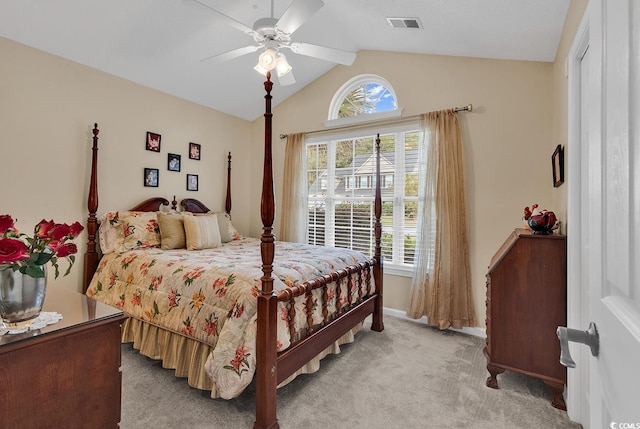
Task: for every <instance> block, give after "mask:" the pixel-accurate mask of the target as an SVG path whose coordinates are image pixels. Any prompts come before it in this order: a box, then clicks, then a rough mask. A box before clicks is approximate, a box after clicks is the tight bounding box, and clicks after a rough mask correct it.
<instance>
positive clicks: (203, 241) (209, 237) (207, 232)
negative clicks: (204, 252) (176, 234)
mask: <svg viewBox="0 0 640 429" xmlns="http://www.w3.org/2000/svg"><path fill="white" fill-rule="evenodd" d="M182 220H183V221H184V233H185V236H186V241H187V249H188V250H200V249H212V248H214V247H219V246H220V244H222V241H221V240H220V228H219V227H218V217H217V216H216V215H203V216H183V217H182Z"/></svg>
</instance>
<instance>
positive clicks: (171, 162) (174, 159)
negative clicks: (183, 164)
mask: <svg viewBox="0 0 640 429" xmlns="http://www.w3.org/2000/svg"><path fill="white" fill-rule="evenodd" d="M181 158H182V157H181V156H180V155H178V154H177V153H170V154H168V155H167V170H169V171H180V159H181Z"/></svg>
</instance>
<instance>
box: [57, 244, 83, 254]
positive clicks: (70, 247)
mask: <svg viewBox="0 0 640 429" xmlns="http://www.w3.org/2000/svg"><path fill="white" fill-rule="evenodd" d="M76 253H78V247H77V246H76V245H75V243H67V244H63V245H62V246H60V247H58V248H57V249H56V256H57V257H58V258H64V257H65V256H69V255H75V254H76Z"/></svg>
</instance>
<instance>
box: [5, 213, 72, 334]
mask: <svg viewBox="0 0 640 429" xmlns="http://www.w3.org/2000/svg"><path fill="white" fill-rule="evenodd" d="M83 229H84V228H83V227H82V225H80V223H79V222H75V223H73V224H71V225H67V224H66V223H63V224H58V223H55V222H54V221H53V220H49V221H47V220H44V219H43V220H41V221H40V222H39V223H38V224H37V225H36V226H35V228H34V232H33V236H32V237H30V236H28V235H27V234H24V233H22V232H20V231H18V229H17V228H16V226H15V221H14V219H13V218H12V217H11V216H9V215H0V316H1V317H2V322H3V323H4V324H5V325H6V326H8V327H19V326H27V325H29V324H30V322H31V321H33V319H35V318H36V317H38V315H39V314H40V311H41V310H42V305H43V304H44V298H45V294H46V287H47V264H50V265H51V266H53V268H54V269H55V277H56V278H57V277H58V276H59V275H60V270H59V266H58V262H59V260H60V259H66V260H67V261H68V267H67V270H66V271H65V273H64V274H63V275H65V276H66V275H67V274H69V272H70V271H71V267H72V266H73V263H74V262H75V254H76V253H77V252H78V248H77V247H76V245H75V243H73V242H72V240H74V239H75V238H76V237H78V235H79V234H80V232H82V230H83Z"/></svg>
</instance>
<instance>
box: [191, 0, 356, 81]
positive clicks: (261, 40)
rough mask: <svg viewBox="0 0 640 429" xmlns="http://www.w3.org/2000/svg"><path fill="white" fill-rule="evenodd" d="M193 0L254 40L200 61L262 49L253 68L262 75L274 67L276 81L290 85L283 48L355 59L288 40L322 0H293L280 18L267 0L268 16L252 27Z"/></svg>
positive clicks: (325, 57)
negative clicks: (268, 4)
mask: <svg viewBox="0 0 640 429" xmlns="http://www.w3.org/2000/svg"><path fill="white" fill-rule="evenodd" d="M193 1H195V2H196V3H199V4H201V5H202V6H204V7H206V8H208V9H210V10H212V11H213V12H215V13H217V14H218V15H220V16H222V17H223V18H225V19H226V20H227V21H228V22H229V24H230V25H232V26H233V27H235V28H237V29H238V30H240V31H242V32H244V33H245V34H247V35H249V36H252V37H253V40H254V42H255V44H253V45H248V46H243V47H241V48H237V49H233V50H231V51H227V52H223V53H220V54H215V55H211V56H209V57H206V58H202V59H201V61H214V62H217V63H221V62H224V61H228V60H231V59H233V58H237V57H240V56H242V55H246V54H250V53H252V52H256V51H257V50H258V49H262V48H263V49H264V51H263V52H262V53H261V54H260V57H259V62H258V65H256V67H255V69H256V71H258V72H260V73H262V74H265V73H266V71H268V70H271V69H274V68H275V70H276V74H277V76H278V79H279V82H280V84H281V85H291V84H293V83H295V79H294V78H293V73H291V66H290V65H289V64H288V63H287V60H286V57H285V55H284V54H283V53H282V52H281V50H282V49H284V48H286V49H290V50H291V51H292V52H294V53H296V54H300V55H306V56H309V57H314V58H319V59H321V60H325V61H330V62H333V63H338V64H344V65H347V66H350V65H351V64H353V61H354V60H355V59H356V54H355V53H353V52H347V51H343V50H340V49H334V48H327V47H325V46H320V45H314V44H311V43H303V42H292V41H291V35H292V34H293V32H294V31H296V30H297V29H298V28H300V26H301V25H302V24H304V22H305V21H306V20H307V19H309V18H310V17H311V16H312V15H313V14H314V13H316V12H317V11H318V10H319V9H320V8H322V6H324V2H323V1H322V0H293V2H292V3H291V4H290V5H289V7H288V8H287V10H285V12H284V13H283V14H282V16H281V17H280V19H276V18H274V17H273V0H271V17H270V18H261V19H259V20H257V21H256V22H255V23H254V24H253V27H248V26H247V25H245V24H243V23H242V22H240V21H238V20H236V19H234V18H232V17H230V16H229V15H226V14H224V13H222V12H220V11H219V10H217V9H215V8H213V7H211V6H209V5H208V4H206V3H204V2H203V1H202V0H193Z"/></svg>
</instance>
